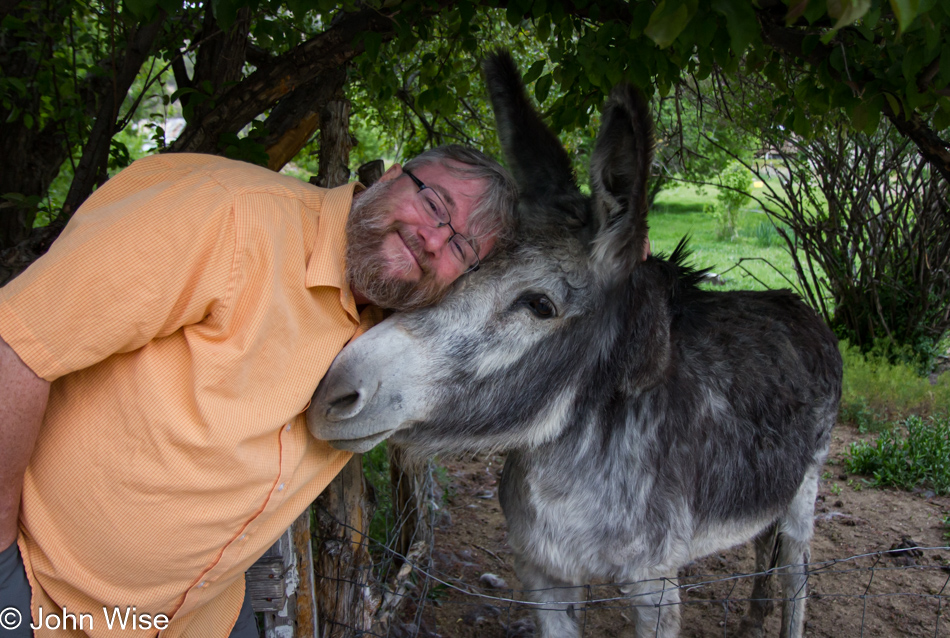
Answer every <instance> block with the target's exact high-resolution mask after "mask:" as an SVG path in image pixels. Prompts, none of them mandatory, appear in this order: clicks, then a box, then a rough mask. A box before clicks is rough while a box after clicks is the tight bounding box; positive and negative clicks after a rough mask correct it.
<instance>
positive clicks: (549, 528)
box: [499, 452, 820, 585]
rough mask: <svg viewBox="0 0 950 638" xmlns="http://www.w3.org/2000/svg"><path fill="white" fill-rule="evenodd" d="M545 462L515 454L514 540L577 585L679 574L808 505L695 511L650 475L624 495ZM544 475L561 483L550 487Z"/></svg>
mask: <svg viewBox="0 0 950 638" xmlns="http://www.w3.org/2000/svg"><path fill="white" fill-rule="evenodd" d="M543 458H546V455H545V454H544V453H543V452H540V453H539V452H532V453H531V455H530V456H527V455H524V454H522V453H520V452H511V453H509V456H508V460H507V462H506V464H505V470H504V474H503V476H502V481H501V486H500V489H499V498H500V501H501V505H502V509H503V510H504V513H505V517H506V519H507V522H508V529H509V539H508V542H509V544H510V545H511V547H512V549H514V551H515V553H516V555H517V556H518V557H519V559H520V560H522V561H525V562H527V563H528V564H531V565H533V566H534V567H535V568H537V569H539V570H541V571H543V572H544V573H545V574H547V575H548V576H549V577H550V578H552V579H555V580H557V581H561V582H564V583H569V584H575V585H579V584H585V583H589V582H591V581H595V580H606V581H612V582H630V581H636V580H642V579H648V578H655V577H658V576H661V575H662V576H669V575H671V574H675V573H676V572H677V570H678V569H679V568H680V567H682V566H684V565H686V564H687V563H689V562H691V561H693V560H697V559H699V558H702V557H704V556H707V555H709V554H712V553H714V552H718V551H722V550H725V549H728V548H730V547H734V546H736V545H739V544H742V543H745V542H747V541H749V540H751V539H752V538H754V537H755V536H757V535H758V534H759V533H760V532H762V531H764V530H765V529H767V528H768V527H769V526H770V525H771V524H772V523H774V522H775V521H776V520H786V521H787V520H788V514H789V507H790V506H791V505H792V502H793V501H794V500H802V499H800V498H798V499H792V498H790V499H787V500H780V501H778V502H773V503H772V504H771V506H770V507H767V508H762V509H757V510H755V511H745V512H742V511H732V512H729V513H728V514H726V515H725V517H719V516H715V515H712V514H711V513H710V512H705V513H703V512H700V511H697V510H695V509H694V508H693V507H692V505H691V502H692V501H693V499H692V498H691V496H692V495H690V494H687V493H682V494H681V495H680V496H679V497H673V496H671V494H672V492H673V490H670V489H668V488H669V486H668V485H657V484H654V483H653V480H654V479H653V478H651V477H649V476H647V475H643V476H641V477H639V478H640V481H639V483H641V485H639V486H637V485H635V484H636V483H638V480H637V477H636V476H631V477H629V478H631V479H632V480H630V481H628V482H627V486H628V487H627V489H626V490H623V489H619V488H618V487H617V482H616V481H614V482H613V483H611V484H609V485H608V484H606V483H605V482H606V481H608V480H609V479H610V477H609V476H604V477H598V476H595V475H592V473H591V472H590V471H588V472H580V471H578V470H577V468H570V467H567V466H565V465H564V464H561V463H557V462H554V463H552V464H551V466H550V467H549V466H547V465H546V464H545V462H544V461H539V459H543ZM818 467H820V466H819V465H817V464H816V465H813V466H812V467H810V468H809V470H808V471H806V473H805V476H804V477H803V478H802V481H801V483H800V485H799V488H798V490H797V491H798V492H799V493H801V492H802V490H806V491H807V489H808V488H809V487H813V486H814V484H815V482H816V480H817V474H816V472H817V470H816V468H818ZM634 474H635V473H634ZM542 476H548V477H559V480H557V481H556V482H551V483H545V482H544V481H543V479H542V478H540V477H542ZM642 484H646V485H642ZM637 487H639V489H637ZM661 495H665V496H663V498H660V497H661ZM806 500H807V499H806ZM813 502H814V496H813V495H812V498H811V503H813ZM802 516H804V517H806V518H808V519H809V520H810V514H809V513H807V512H806V513H803V514H799V513H796V514H795V515H794V516H793V518H794V519H797V518H799V517H802Z"/></svg>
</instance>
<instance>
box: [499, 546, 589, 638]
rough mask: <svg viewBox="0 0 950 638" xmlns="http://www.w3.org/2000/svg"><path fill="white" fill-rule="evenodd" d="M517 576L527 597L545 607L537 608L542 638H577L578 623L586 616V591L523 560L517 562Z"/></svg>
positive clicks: (538, 625)
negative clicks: (584, 601)
mask: <svg viewBox="0 0 950 638" xmlns="http://www.w3.org/2000/svg"><path fill="white" fill-rule="evenodd" d="M515 572H516V573H517V574H518V579H519V580H520V581H521V585H522V586H523V587H524V589H525V594H526V595H527V597H528V598H529V599H530V600H531V601H532V602H535V603H541V604H540V605H537V606H535V607H534V617H535V619H536V620H537V627H538V630H539V634H540V638H577V636H579V635H580V627H579V625H578V619H579V616H580V615H581V614H583V613H584V608H583V602H582V601H583V600H584V599H585V598H586V596H585V593H584V588H583V587H576V586H574V584H573V583H568V582H565V581H562V580H559V579H556V578H552V577H550V576H548V575H547V574H546V573H545V572H544V570H542V569H541V568H539V567H538V566H537V565H535V564H533V563H530V562H528V561H525V560H523V559H521V558H520V557H519V558H516V559H515Z"/></svg>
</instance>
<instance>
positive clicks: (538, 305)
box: [516, 293, 557, 319]
mask: <svg viewBox="0 0 950 638" xmlns="http://www.w3.org/2000/svg"><path fill="white" fill-rule="evenodd" d="M516 305H519V306H527V307H528V308H530V309H531V312H533V313H534V315H535V316H536V317H538V318H539V319H552V318H554V317H556V316H557V308H555V307H554V304H553V303H551V300H550V299H548V298H547V297H546V296H545V295H542V294H539V293H530V294H527V295H524V296H523V297H521V299H519V300H518V301H517V303H516Z"/></svg>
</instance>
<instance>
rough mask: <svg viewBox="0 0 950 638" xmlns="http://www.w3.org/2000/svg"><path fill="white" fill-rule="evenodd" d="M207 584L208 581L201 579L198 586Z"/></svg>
mask: <svg viewBox="0 0 950 638" xmlns="http://www.w3.org/2000/svg"><path fill="white" fill-rule="evenodd" d="M207 584H208V581H206V580H203V581H201V582H200V583H198V587H204V586H205V585H207Z"/></svg>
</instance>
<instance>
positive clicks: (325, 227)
mask: <svg viewBox="0 0 950 638" xmlns="http://www.w3.org/2000/svg"><path fill="white" fill-rule="evenodd" d="M363 190H365V187H364V186H363V185H362V184H360V183H359V182H351V183H349V184H345V185H344V186H338V187H336V188H331V189H329V190H327V191H326V192H325V195H324V198H323V204H322V206H321V208H320V218H319V226H318V227H317V238H316V241H315V242H314V245H313V252H312V253H311V254H310V259H309V260H308V262H307V274H306V278H305V280H304V281H305V284H306V286H307V288H315V287H317V286H331V287H333V288H338V289H339V290H340V302H341V303H342V304H343V307H344V308H345V309H346V311H347V313H348V314H349V315H350V316H351V317H352V318H353V319H354V320H356V321H357V322H358V321H359V314H358V313H357V312H356V302H355V301H354V300H353V292H352V291H351V290H350V286H349V284H347V282H346V220H347V218H348V217H349V216H350V207H351V206H352V204H353V196H354V194H355V193H359V192H362V191H363Z"/></svg>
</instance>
